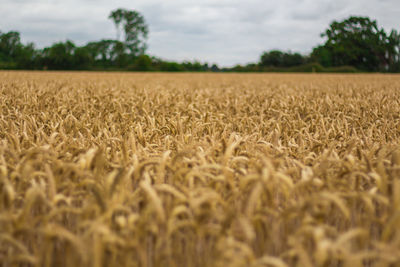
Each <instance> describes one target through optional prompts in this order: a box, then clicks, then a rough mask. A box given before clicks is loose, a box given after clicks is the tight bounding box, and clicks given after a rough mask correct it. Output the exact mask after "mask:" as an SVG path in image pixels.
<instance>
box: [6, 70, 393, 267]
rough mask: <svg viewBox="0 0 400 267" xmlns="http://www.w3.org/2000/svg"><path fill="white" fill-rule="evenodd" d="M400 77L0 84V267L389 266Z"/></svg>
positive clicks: (123, 76) (128, 78) (138, 77)
mask: <svg viewBox="0 0 400 267" xmlns="http://www.w3.org/2000/svg"><path fill="white" fill-rule="evenodd" d="M399 141H400V76H395V75H377V74H376V75H375V74H369V75H366V74H359V75H317V74H307V75H306V74H190V73H188V74H160V73H147V74H144V73H134V74H132V73H79V72H76V73H68V72H0V266H4V267H6V266H7V267H8V266H38V267H39V266H45V267H47V266H57V267H58V266H60V267H63V266H65V267H69V266H73V267H78V266H93V267H103V266H104V267H108V266H109V267H114V266H132V267H136V266H138V267H139V266H143V267H147V266H149V267H157V266H184V267H186V266H187V267H191V266H193V267H196V266H199V267H200V266H216V267H218V266H221V267H222V266H233V267H239V266H251V267H256V266H277V267H278V266H299V267H300V266H305V267H307V266H343V267H348V266H351V267H359V266H382V267H384V266H388V267H389V266H390V267H392V266H400V143H399Z"/></svg>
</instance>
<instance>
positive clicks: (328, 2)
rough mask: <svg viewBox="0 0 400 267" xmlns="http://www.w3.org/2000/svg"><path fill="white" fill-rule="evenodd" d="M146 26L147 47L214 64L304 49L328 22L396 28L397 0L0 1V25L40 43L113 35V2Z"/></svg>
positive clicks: (172, 56) (156, 53)
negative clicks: (366, 20)
mask: <svg viewBox="0 0 400 267" xmlns="http://www.w3.org/2000/svg"><path fill="white" fill-rule="evenodd" d="M119 7H122V8H127V9H135V10H137V11H139V12H140V13H142V15H143V16H144V17H145V19H146V21H147V23H148V24H149V28H150V34H149V39H148V46H149V49H148V53H149V54H151V55H154V56H158V57H161V58H163V59H169V60H178V61H182V60H199V61H201V62H209V63H211V64H212V63H217V64H219V65H220V66H232V65H235V64H239V63H240V64H246V63H249V62H256V61H258V60H259V57H260V55H261V53H262V52H263V51H265V50H270V49H281V50H291V51H293V52H301V53H309V52H310V51H311V49H312V47H314V46H316V45H318V44H319V43H322V42H323V39H322V38H321V37H320V36H319V35H320V33H321V32H323V31H324V30H325V29H326V28H327V27H328V25H329V24H330V22H332V21H333V20H342V19H344V18H347V17H348V16H349V15H357V16H369V17H370V18H373V19H376V20H377V21H378V24H379V25H380V26H382V27H384V28H385V29H386V30H387V31H389V30H391V29H393V28H395V29H397V30H400V15H399V14H400V0H279V1H277V0H274V1H270V0H242V1H239V0H203V1H199V0H197V1H194V0H168V1H167V0H136V1H135V0H115V1H110V0H0V31H2V32H7V31H10V30H16V31H19V32H20V33H21V35H22V39H23V42H34V43H35V44H37V46H38V47H44V46H48V45H51V44H52V43H54V42H57V41H65V40H66V39H70V40H73V41H74V42H75V43H77V44H79V45H82V44H85V43H86V42H88V41H95V40H100V39H103V38H116V30H115V27H114V24H113V23H112V21H110V20H109V19H107V17H108V15H109V13H110V11H111V10H113V9H116V8H119Z"/></svg>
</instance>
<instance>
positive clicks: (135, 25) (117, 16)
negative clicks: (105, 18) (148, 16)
mask: <svg viewBox="0 0 400 267" xmlns="http://www.w3.org/2000/svg"><path fill="white" fill-rule="evenodd" d="M109 18H110V19H112V20H113V21H114V24H115V26H116V28H117V39H118V40H119V38H120V27H122V29H123V31H124V41H123V43H124V45H125V47H126V48H127V50H128V51H129V53H130V54H131V55H133V56H138V55H141V54H144V52H145V51H146V49H147V45H146V40H147V35H148V32H149V30H148V25H147V24H146V21H145V19H144V17H143V16H142V15H141V14H140V13H139V12H137V11H135V10H127V9H121V8H119V9H116V10H113V11H112V12H111V13H110V15H109Z"/></svg>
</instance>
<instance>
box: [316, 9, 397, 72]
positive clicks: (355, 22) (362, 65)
mask: <svg viewBox="0 0 400 267" xmlns="http://www.w3.org/2000/svg"><path fill="white" fill-rule="evenodd" d="M321 36H322V37H326V39H327V40H326V42H325V44H323V45H321V46H318V47H316V48H314V50H313V52H312V54H311V57H312V58H313V59H314V60H316V61H318V62H319V63H321V64H322V65H324V66H326V67H331V66H344V65H348V66H354V67H356V68H357V69H360V70H364V71H396V70H398V64H399V48H400V38H399V34H398V32H397V31H395V30H392V31H391V33H390V34H387V33H386V32H385V30H384V29H383V28H379V27H378V24H377V22H376V21H375V20H371V19H369V18H368V17H354V16H352V17H350V18H348V19H345V20H344V21H341V22H337V21H334V22H332V23H331V24H330V26H329V28H328V29H327V30H326V31H325V32H324V33H322V34H321Z"/></svg>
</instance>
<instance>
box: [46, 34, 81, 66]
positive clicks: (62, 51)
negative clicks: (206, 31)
mask: <svg viewBox="0 0 400 267" xmlns="http://www.w3.org/2000/svg"><path fill="white" fill-rule="evenodd" d="M75 48H76V46H75V44H74V43H73V42H72V41H69V40H68V41H66V42H59V43H55V44H53V45H52V46H51V47H47V48H44V49H43V51H42V57H43V58H42V64H43V67H44V68H48V69H53V70H70V69H74V67H75V64H74V52H75Z"/></svg>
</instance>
